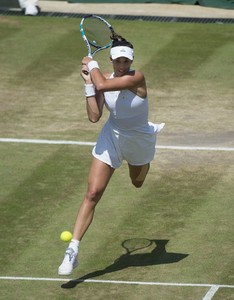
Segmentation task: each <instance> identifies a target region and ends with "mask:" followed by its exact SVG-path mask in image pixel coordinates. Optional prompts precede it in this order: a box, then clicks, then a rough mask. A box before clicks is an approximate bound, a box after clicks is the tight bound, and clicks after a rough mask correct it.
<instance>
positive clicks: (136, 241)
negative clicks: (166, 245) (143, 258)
mask: <svg viewBox="0 0 234 300" xmlns="http://www.w3.org/2000/svg"><path fill="white" fill-rule="evenodd" d="M152 244H153V241H152V240H149V239H144V238H133V239H129V240H126V241H124V242H123V243H122V247H123V248H124V249H125V250H126V252H127V254H131V253H133V252H136V251H138V250H141V249H145V248H148V247H150V246H151V245H152Z"/></svg>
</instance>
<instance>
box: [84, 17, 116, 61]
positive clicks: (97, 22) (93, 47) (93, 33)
mask: <svg viewBox="0 0 234 300" xmlns="http://www.w3.org/2000/svg"><path fill="white" fill-rule="evenodd" d="M80 33H81V36H82V38H83V40H84V42H85V44H86V46H87V49H88V56H89V57H91V58H93V56H94V55H95V54H96V53H97V52H99V51H101V50H104V49H107V48H109V47H110V46H111V45H112V39H111V36H114V35H116V33H115V31H114V29H113V27H112V26H111V25H110V24H109V23H108V22H107V21H106V20H105V19H103V18H101V17H99V16H97V15H87V16H85V17H84V18H83V19H82V20H81V22H80Z"/></svg>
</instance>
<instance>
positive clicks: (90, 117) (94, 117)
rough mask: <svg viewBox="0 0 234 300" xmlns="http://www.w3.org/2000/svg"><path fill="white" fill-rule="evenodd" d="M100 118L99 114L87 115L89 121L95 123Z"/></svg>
mask: <svg viewBox="0 0 234 300" xmlns="http://www.w3.org/2000/svg"><path fill="white" fill-rule="evenodd" d="M100 118H101V115H93V116H89V121H90V122H91V123H97V122H98V121H99V120H100Z"/></svg>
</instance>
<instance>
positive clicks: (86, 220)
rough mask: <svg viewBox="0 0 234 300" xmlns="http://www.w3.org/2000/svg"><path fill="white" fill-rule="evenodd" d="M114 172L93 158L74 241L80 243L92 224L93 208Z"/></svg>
mask: <svg viewBox="0 0 234 300" xmlns="http://www.w3.org/2000/svg"><path fill="white" fill-rule="evenodd" d="M114 171H115V170H114V169H113V168H111V167H110V166H108V165H107V164H105V163H103V162H101V161H100V160H98V159H96V158H93V160H92V163H91V167H90V172H89V177H88V189H87V192H86V194H85V197H84V200H83V202H82V204H81V206H80V209H79V211H78V215H77V219H76V223H75V226H74V231H73V238H74V239H77V240H79V241H80V240H81V239H82V237H83V236H84V234H85V232H86V230H87V229H88V227H89V225H90V224H91V222H92V219H93V215H94V210H95V207H96V205H97V203H98V201H99V200H100V199H101V197H102V195H103V193H104V191H105V189H106V187H107V184H108V182H109V180H110V178H111V176H112V175H113V173H114Z"/></svg>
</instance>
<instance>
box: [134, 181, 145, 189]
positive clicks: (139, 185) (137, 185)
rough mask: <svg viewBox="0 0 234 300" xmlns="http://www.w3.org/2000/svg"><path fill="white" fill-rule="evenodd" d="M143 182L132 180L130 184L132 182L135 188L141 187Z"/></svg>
mask: <svg viewBox="0 0 234 300" xmlns="http://www.w3.org/2000/svg"><path fill="white" fill-rule="evenodd" d="M143 183H144V181H137V180H132V184H133V185H134V186H135V187H136V188H140V187H142V185H143Z"/></svg>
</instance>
